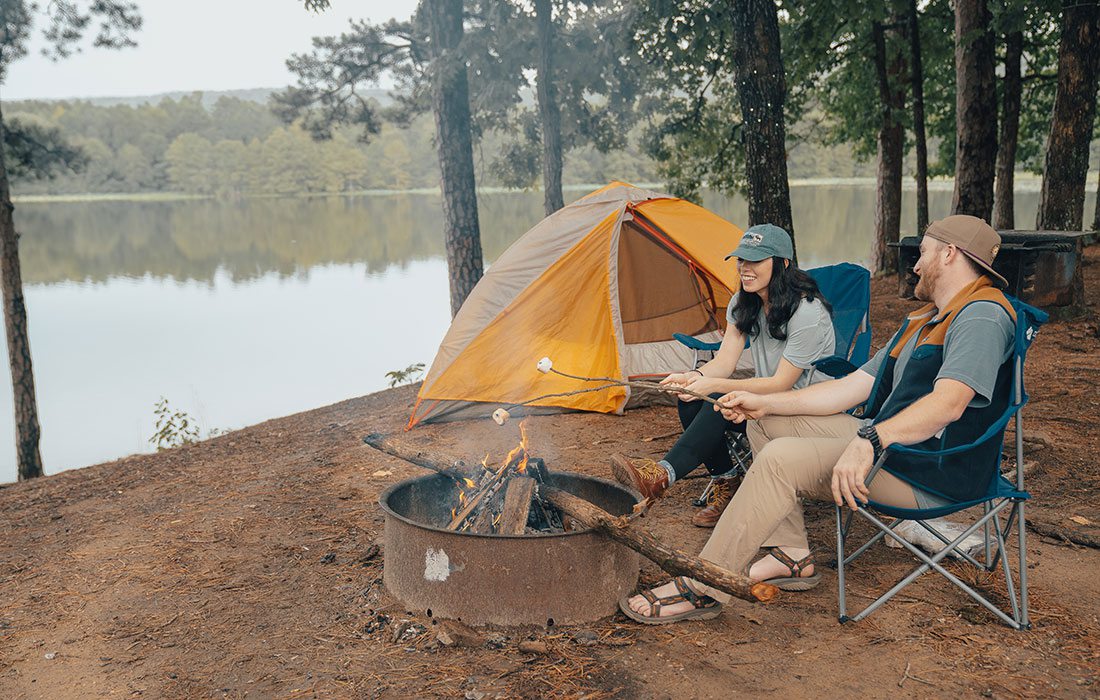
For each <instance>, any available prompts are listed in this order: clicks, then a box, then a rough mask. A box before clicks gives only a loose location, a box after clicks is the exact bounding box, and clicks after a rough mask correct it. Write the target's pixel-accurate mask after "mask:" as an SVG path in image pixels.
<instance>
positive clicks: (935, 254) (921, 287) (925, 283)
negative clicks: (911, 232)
mask: <svg viewBox="0 0 1100 700" xmlns="http://www.w3.org/2000/svg"><path fill="white" fill-rule="evenodd" d="M944 245H945V244H944V243H942V242H941V241H937V240H936V239H935V238H929V237H928V236H924V237H922V238H921V241H920V258H919V259H918V260H917V264H916V265H914V266H913V272H915V273H917V277H918V281H917V288H916V289H915V290H913V293H914V294H915V295H916V297H917V298H918V299H920V300H921V301H932V295H933V293H934V292H935V291H936V282H937V281H938V280H939V278H940V273H941V272H943V257H942V255H941V253H942V251H943V247H944Z"/></svg>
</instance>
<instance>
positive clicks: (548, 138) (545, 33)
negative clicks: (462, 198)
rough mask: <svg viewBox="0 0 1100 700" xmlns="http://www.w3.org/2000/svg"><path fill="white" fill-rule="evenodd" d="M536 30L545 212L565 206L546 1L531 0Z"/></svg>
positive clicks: (551, 29)
mask: <svg viewBox="0 0 1100 700" xmlns="http://www.w3.org/2000/svg"><path fill="white" fill-rule="evenodd" d="M535 27H536V31H537V33H538V50H539V58H538V73H537V75H536V77H535V80H536V81H537V88H538V90H537V92H538V102H539V121H540V122H541V124H540V126H541V129H540V131H542V196H543V206H544V208H545V210H546V215H547V216H550V215H551V214H553V213H554V212H556V211H557V210H558V209H561V208H562V207H564V206H565V199H564V197H563V196H562V192H561V171H562V152H561V108H560V105H558V96H557V90H556V89H555V87H554V22H553V6H552V5H551V2H550V0H535Z"/></svg>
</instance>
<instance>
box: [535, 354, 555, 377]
mask: <svg viewBox="0 0 1100 700" xmlns="http://www.w3.org/2000/svg"><path fill="white" fill-rule="evenodd" d="M535 366H536V367H538V370H539V371H540V372H542V373H543V374H549V373H550V370H552V369H553V368H554V363H553V362H552V361H551V360H550V358H549V357H544V358H542V359H541V360H539V363H538V364H537V365H535Z"/></svg>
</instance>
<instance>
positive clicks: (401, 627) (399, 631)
mask: <svg viewBox="0 0 1100 700" xmlns="http://www.w3.org/2000/svg"><path fill="white" fill-rule="evenodd" d="M410 627H412V621H411V620H400V621H398V622H397V624H395V625H394V626H393V641H394V643H397V642H399V641H401V637H402V636H404V634H405V630H407V629H409V628H410Z"/></svg>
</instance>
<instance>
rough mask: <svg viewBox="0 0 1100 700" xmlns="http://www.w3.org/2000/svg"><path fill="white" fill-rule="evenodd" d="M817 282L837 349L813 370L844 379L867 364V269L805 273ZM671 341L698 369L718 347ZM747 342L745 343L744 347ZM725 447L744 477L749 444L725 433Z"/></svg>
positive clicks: (685, 338)
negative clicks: (705, 355) (828, 310)
mask: <svg viewBox="0 0 1100 700" xmlns="http://www.w3.org/2000/svg"><path fill="white" fill-rule="evenodd" d="M806 272H807V273H808V274H809V275H810V276H811V277H813V278H814V281H816V282H817V286H818V288H819V289H820V290H821V295H822V296H824V297H825V299H826V300H827V301H828V302H829V304H830V305H831V306H832V307H833V334H834V335H835V336H836V346H835V349H834V351H833V354H832V355H830V356H829V357H823V358H821V359H820V360H817V361H815V362H814V368H815V369H816V370H819V371H821V372H824V373H825V374H827V375H829V376H830V377H843V376H846V375H848V374H850V373H851V372H852V371H854V370H856V369H858V368H859V367H860V365H862V364H863V363H865V362H867V357H868V355H869V354H870V350H871V322H870V315H869V309H870V306H871V273H870V272H868V271H867V269H866V268H864V267H860V266H859V265H853V264H852V263H838V264H836V265H828V266H826V267H815V268H813V269H812V270H807V271H806ZM672 337H673V338H675V339H676V340H678V341H680V342H681V343H682V344H684V345H686V346H687V347H689V348H691V349H692V350H694V351H695V357H694V359H693V362H692V366H693V367H698V366H699V364H700V360H701V358H702V354H703V353H710V354H711V355H713V354H714V353H715V352H716V351H717V350H718V348H719V347H721V345H722V344H721V343H707V342H704V341H702V340H699V339H698V338H696V337H694V336H690V335H685V334H684V333H674V334H673V335H672ZM748 346H749V340H748V339H747V338H746V339H745V347H746V348H747V347H748ZM726 446H727V447H728V448H729V453H730V460H731V461H732V462H733V465H734V469H736V470H737V471H739V472H741V473H742V474H744V473H745V472H746V471H748V468H749V465H751V464H752V450H751V449H749V445H748V440H747V439H745V438H744V437H742V435H741V434H740V433H736V432H733V431H730V432H727V433H726ZM713 486H714V480H713V479H711V480H710V481H709V482H707V486H706V488H704V489H703V492H702V493H701V494H699V496H698V497H697V498H696V499H695V500H694V501H693V503H694V504H695V505H696V506H702V505H704V504H705V503H706V500H707V496H708V495H709V494H710V490H711V488H712V487H713Z"/></svg>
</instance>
